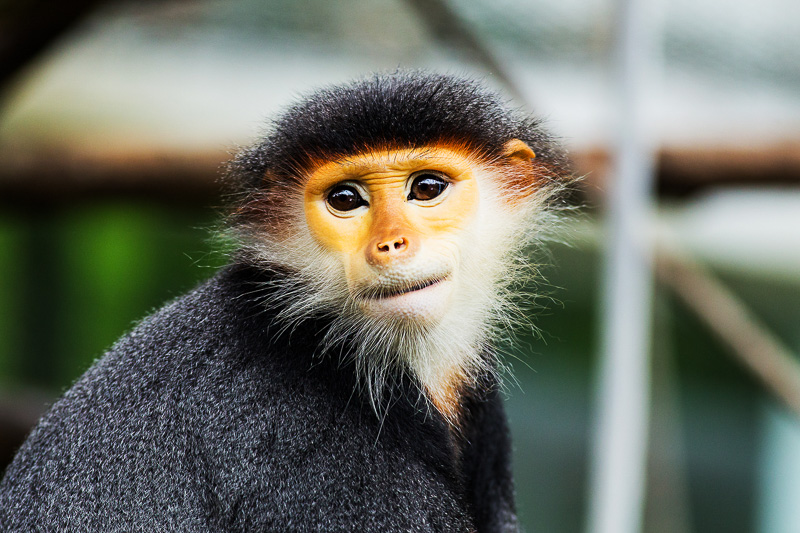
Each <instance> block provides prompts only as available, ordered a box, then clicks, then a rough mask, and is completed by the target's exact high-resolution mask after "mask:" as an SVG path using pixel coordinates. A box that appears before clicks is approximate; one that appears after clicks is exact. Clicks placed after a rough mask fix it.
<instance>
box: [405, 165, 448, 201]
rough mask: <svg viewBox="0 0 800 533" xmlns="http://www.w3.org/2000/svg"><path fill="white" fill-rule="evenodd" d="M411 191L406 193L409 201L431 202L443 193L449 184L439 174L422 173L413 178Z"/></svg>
mask: <svg viewBox="0 0 800 533" xmlns="http://www.w3.org/2000/svg"><path fill="white" fill-rule="evenodd" d="M413 178H414V181H412V182H411V190H410V191H409V193H408V199H409V200H422V201H423V202H424V201H426V200H433V199H434V198H436V197H437V196H439V195H440V194H442V193H443V192H444V190H445V189H446V188H447V186H448V185H449V184H450V183H449V182H448V181H447V180H446V179H444V178H443V177H442V176H440V175H439V174H434V173H433V172H430V171H423V172H420V173H419V174H415V175H414V176H413Z"/></svg>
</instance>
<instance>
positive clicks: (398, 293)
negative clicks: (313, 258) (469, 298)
mask: <svg viewBox="0 0 800 533" xmlns="http://www.w3.org/2000/svg"><path fill="white" fill-rule="evenodd" d="M480 168H482V165H481V164H480V162H479V161H477V160H476V159H474V158H473V157H472V156H471V155H470V154H469V153H466V152H462V151H459V150H457V149H453V148H447V147H431V148H425V149H420V150H412V149H402V150H387V151H385V152H377V151H376V152H370V153H366V154H361V155H357V156H355V157H350V158H346V159H342V160H338V161H332V162H328V163H325V164H323V165H322V166H320V167H318V168H316V169H315V170H314V171H312V172H311V174H310V176H309V179H308V181H307V183H306V186H305V192H304V204H305V215H306V221H307V223H308V227H309V229H310V231H311V234H312V235H313V236H314V238H316V240H317V241H318V242H319V243H320V244H321V245H322V246H323V247H324V248H325V249H326V250H327V251H329V252H331V253H333V254H336V255H338V256H339V258H340V260H341V261H342V264H343V266H344V270H345V273H346V276H347V282H348V288H349V290H350V293H351V296H352V297H353V298H354V299H355V300H356V301H357V302H358V303H359V305H360V307H361V308H362V310H363V311H365V312H366V313H367V314H369V315H372V316H379V317H387V318H391V317H393V318H401V319H402V318H408V319H414V320H420V319H422V320H426V319H427V320H435V319H436V318H437V317H438V316H439V315H440V314H441V313H442V312H443V310H444V309H445V308H446V306H447V303H448V301H449V297H450V294H451V292H452V289H453V286H454V284H455V283H456V282H457V279H458V265H459V261H460V254H461V250H462V248H463V246H464V244H465V241H468V240H469V228H470V225H471V224H473V223H474V222H475V218H476V213H477V212H478V209H479V183H478V178H477V176H476V174H477V173H478V172H479V169H480Z"/></svg>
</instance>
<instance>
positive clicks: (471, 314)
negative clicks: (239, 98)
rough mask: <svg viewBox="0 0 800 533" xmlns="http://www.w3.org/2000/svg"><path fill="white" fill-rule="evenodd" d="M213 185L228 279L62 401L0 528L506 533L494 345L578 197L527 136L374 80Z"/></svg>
mask: <svg viewBox="0 0 800 533" xmlns="http://www.w3.org/2000/svg"><path fill="white" fill-rule="evenodd" d="M224 174H225V178H224V179H225V180H227V181H226V183H228V184H230V186H231V187H232V191H231V193H230V198H231V202H230V203H231V207H230V209H229V210H228V214H227V222H226V229H225V230H224V231H225V232H226V233H227V234H228V235H229V236H230V237H231V238H232V240H233V241H234V242H235V243H236V244H235V247H234V250H233V251H232V252H231V253H230V262H229V264H228V265H227V266H225V267H223V268H222V269H220V270H219V271H218V272H217V273H216V274H214V275H213V276H212V277H211V278H210V279H209V280H207V281H206V282H204V283H202V284H200V285H199V286H198V287H196V288H195V289H194V290H192V291H191V292H189V293H188V294H186V295H184V296H182V297H179V298H177V299H176V300H174V301H172V302H170V303H168V304H166V305H165V306H164V307H163V308H161V309H160V310H157V311H155V312H154V313H153V314H151V315H150V316H148V317H146V318H145V319H143V320H142V321H141V322H140V323H139V324H138V325H136V326H135V327H134V328H133V329H132V331H130V332H129V333H128V334H126V335H125V336H123V337H122V338H121V339H120V340H119V341H118V342H117V343H116V344H114V345H113V347H112V348H110V350H109V351H108V352H107V353H106V354H105V355H104V356H102V357H101V358H100V359H98V361H96V362H95V363H94V365H93V366H92V367H91V368H90V369H89V370H88V371H87V372H86V373H85V374H84V375H83V376H82V377H81V378H79V379H78V380H77V382H76V383H75V384H74V385H73V386H72V387H71V388H70V389H69V390H68V391H67V392H66V393H65V394H64V395H63V396H62V397H61V398H60V399H59V400H58V401H56V402H55V403H54V405H53V406H52V407H51V409H50V411H49V412H48V413H47V414H46V415H44V417H43V418H42V420H41V421H40V422H39V424H38V425H37V426H36V427H35V428H34V429H33V431H32V432H31V434H30V435H29V437H28V439H27V441H26V442H25V443H24V444H23V445H22V447H21V449H20V450H19V452H18V454H17V456H16V458H15V459H14V461H13V462H12V464H11V465H10V466H9V467H8V469H7V471H6V473H5V476H4V478H3V480H2V482H0V529H2V530H3V531H103V532H107V531H126V532H129V531H185V532H196V531H197V532H199V531H231V532H232V531H413V532H418V531H419V532H422V531H447V532H449V531H458V532H474V531H477V532H481V533H483V532H512V531H518V528H519V524H518V520H517V517H516V511H515V505H514V486H513V479H512V472H511V464H510V449H511V448H510V436H509V431H508V424H507V421H506V416H505V412H504V410H503V404H502V389H501V388H500V386H501V376H500V373H501V371H502V366H503V363H502V362H501V360H500V358H499V357H498V355H497V350H496V348H495V347H494V343H495V339H496V338H497V336H498V335H500V334H503V332H505V331H507V330H508V328H509V327H512V325H513V323H515V321H516V320H517V318H518V317H516V316H515V314H517V313H516V311H515V304H514V301H513V298H514V296H515V293H516V292H517V290H518V287H519V284H520V278H521V277H524V276H525V275H526V274H525V273H527V272H529V271H530V270H529V269H530V266H531V265H530V260H529V259H528V257H527V254H526V250H527V247H528V246H529V245H530V244H531V243H535V242H536V239H537V235H539V234H540V230H541V228H543V227H545V226H546V225H547V224H548V219H549V218H550V217H552V216H554V215H553V214H554V213H556V212H557V207H558V198H559V197H560V195H559V192H560V191H562V190H563V189H564V185H565V184H566V183H568V181H569V179H570V170H569V164H568V162H567V159H566V155H565V153H564V151H563V150H562V149H561V148H560V147H559V144H558V143H557V142H556V141H555V140H554V138H553V137H552V136H550V135H549V134H548V133H547V132H546V131H545V130H544V128H543V127H542V125H541V122H540V121H539V120H538V119H535V118H532V117H529V116H528V115H527V114H525V113H523V112H521V111H519V110H517V109H515V108H513V107H511V106H509V105H508V104H507V103H506V102H505V101H504V100H503V99H502V97H501V96H500V95H499V94H498V93H496V92H494V91H492V90H490V89H487V88H486V87H485V86H484V84H483V83H482V82H479V81H475V80H473V79H469V78H465V77H460V76H455V75H449V74H437V73H431V72H426V71H405V70H398V71H395V72H390V73H378V74H373V75H369V76H366V77H364V78H360V79H357V80H355V81H352V82H349V83H344V84H341V85H333V86H328V87H324V88H322V89H318V90H317V91H315V92H312V93H310V94H309V95H308V96H307V97H306V98H304V99H301V100H299V101H297V102H295V103H294V104H293V105H291V106H289V107H288V108H287V109H286V110H285V111H284V112H283V114H282V115H280V116H279V117H278V118H276V119H275V120H274V121H273V122H272V123H271V125H270V127H269V128H268V130H267V133H266V134H265V136H264V137H263V138H262V139H261V140H260V141H257V142H256V143H255V144H253V145H252V146H249V147H246V148H244V149H241V150H240V151H239V153H238V154H236V155H235V156H234V157H233V159H232V161H231V162H230V163H229V164H228V165H227V167H226V169H225V171H224Z"/></svg>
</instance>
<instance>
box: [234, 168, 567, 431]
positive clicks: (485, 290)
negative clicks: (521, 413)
mask: <svg viewBox="0 0 800 533" xmlns="http://www.w3.org/2000/svg"><path fill="white" fill-rule="evenodd" d="M476 179H478V184H479V190H480V195H481V197H480V205H479V209H478V212H477V214H476V216H475V218H474V220H473V221H472V223H471V224H470V225H469V226H468V227H467V228H465V230H464V231H463V232H462V234H461V235H459V236H457V237H455V238H454V240H453V241H451V242H449V243H448V245H447V246H441V247H439V248H438V249H436V250H433V251H431V252H430V259H429V260H428V261H427V262H426V261H416V262H414V263H412V265H411V266H409V267H408V268H407V269H406V271H403V270H402V269H397V270H396V271H395V272H394V273H391V272H390V273H388V274H387V273H384V279H378V282H379V283H384V284H388V285H391V284H392V283H396V282H397V280H395V279H392V276H393V275H396V276H399V277H400V278H403V277H405V278H407V279H415V278H417V279H418V278H424V277H425V276H426V275H437V274H438V273H442V272H447V274H448V279H447V280H446V281H443V282H440V283H438V284H437V285H435V286H431V287H427V288H426V289H424V290H420V291H415V292H412V293H407V294H403V295H400V296H394V297H390V298H384V299H379V300H374V301H367V302H364V301H362V300H361V299H358V298H354V297H353V294H354V290H353V286H352V283H348V281H347V278H348V276H347V274H346V272H347V270H348V269H349V267H348V265H347V264H346V258H343V257H342V256H340V255H339V254H338V253H334V252H331V251H329V250H326V249H324V248H323V247H322V246H321V245H320V244H319V243H318V242H317V241H316V239H314V237H313V236H312V235H311V233H310V231H309V229H308V227H307V224H306V222H305V217H304V215H302V213H303V207H302V198H301V197H299V195H298V198H296V199H295V200H294V203H296V204H297V205H296V206H295V210H294V212H295V213H298V214H299V215H298V216H297V217H296V218H295V219H294V220H293V221H292V222H291V223H290V224H289V231H283V232H282V233H283V235H284V236H283V237H276V236H275V235H272V234H271V233H269V232H260V233H259V232H250V233H249V234H248V235H249V236H248V237H247V238H244V239H242V243H243V245H244V246H245V248H247V249H249V250H250V251H251V255H252V256H254V257H256V258H257V262H258V263H259V264H261V265H263V267H264V268H272V267H275V266H277V267H280V270H282V271H287V270H288V272H289V274H288V275H287V276H286V277H285V278H283V277H282V278H280V279H279V280H278V281H276V282H274V283H273V284H272V285H271V286H270V287H269V289H270V291H269V294H270V296H269V298H268V301H267V305H276V306H279V307H280V308H281V312H280V315H279V318H280V319H281V320H282V322H283V324H284V328H287V329H293V328H298V329H302V322H303V320H304V319H305V318H306V317H308V316H311V315H318V314H325V315H327V316H330V317H332V321H331V325H330V328H329V329H328V331H327V332H326V334H325V338H324V341H323V351H324V352H329V353H330V354H331V355H332V354H333V353H336V354H337V356H338V354H339V353H347V357H349V358H351V359H352V361H353V362H354V363H355V365H356V368H357V370H358V373H359V376H360V378H361V386H362V389H363V390H364V392H365V393H366V394H367V396H368V397H369V399H370V400H371V402H372V404H373V407H374V409H375V410H376V412H378V413H379V412H380V411H381V410H382V408H383V407H382V405H383V403H382V398H383V392H384V390H385V387H386V384H387V383H388V382H390V381H391V380H393V379H396V374H397V372H398V371H402V372H408V373H410V374H411V375H412V376H413V377H414V378H415V379H416V380H417V381H418V383H419V384H420V386H421V387H423V388H424V389H425V390H426V391H428V393H429V394H430V395H432V396H434V397H435V396H436V395H437V394H438V393H439V392H440V391H442V390H443V389H444V388H445V386H446V383H445V380H446V376H452V375H453V374H454V373H456V374H457V375H459V376H461V377H462V379H463V380H464V381H466V382H470V381H472V380H474V379H477V377H478V376H479V375H480V374H481V373H483V372H493V371H496V370H495V366H493V365H491V364H490V363H489V361H488V360H487V358H486V357H485V356H486V353H485V352H486V350H487V349H489V348H488V347H489V342H490V340H491V339H492V338H493V337H495V336H498V335H503V334H507V333H509V329H510V327H511V326H513V325H514V324H515V323H518V322H520V321H526V320H527V319H526V318H525V317H524V315H523V314H522V313H521V312H520V311H519V309H517V307H516V306H515V305H514V304H513V303H512V297H513V296H514V295H515V293H516V291H517V290H518V287H519V285H520V284H521V283H523V282H524V281H526V279H527V278H528V277H529V276H530V275H531V271H532V267H531V266H530V265H529V262H528V258H526V257H522V255H521V254H522V252H523V250H524V249H525V248H526V247H527V246H528V245H529V244H530V243H531V242H533V241H534V240H535V239H536V236H537V230H538V228H539V227H540V225H541V224H540V222H541V221H540V220H538V219H539V215H542V214H544V213H545V212H546V211H545V210H544V209H543V207H544V204H545V203H546V201H547V199H548V197H549V195H550V193H552V191H546V190H545V191H542V194H541V195H539V196H537V197H534V198H531V199H530V200H529V201H528V202H526V203H525V204H524V205H519V202H518V201H517V202H515V203H514V204H513V205H516V207H514V208H510V207H509V204H510V202H509V201H508V199H507V198H504V195H503V194H502V192H501V190H500V189H499V188H498V187H496V186H495V185H494V183H495V181H494V178H493V176H492V175H491V173H490V172H489V171H488V170H487V171H483V172H478V173H476ZM428 247H429V248H430V246H428ZM443 248H447V249H446V250H445V249H443ZM450 248H453V249H450ZM423 258H424V255H423ZM443 265H444V266H443ZM378 278H379V276H378ZM373 281H374V280H373ZM342 341H347V342H348V348H349V351H347V352H341V350H340V349H338V348H337V347H338V346H339V343H340V342H342ZM393 376H394V377H393ZM442 394H444V393H443V392H442ZM443 414H444V415H445V416H446V417H447V416H448V413H443Z"/></svg>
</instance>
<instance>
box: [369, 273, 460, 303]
mask: <svg viewBox="0 0 800 533" xmlns="http://www.w3.org/2000/svg"><path fill="white" fill-rule="evenodd" d="M448 277H449V276H437V277H433V278H430V279H426V280H424V281H416V282H413V283H406V284H402V285H395V286H387V287H369V288H366V289H363V290H362V291H359V292H360V294H359V296H360V297H361V298H363V299H365V300H385V299H387V298H394V297H396V296H402V295H404V294H409V293H412V292H417V291H421V290H424V289H427V288H428V287H432V286H434V285H437V284H439V283H441V282H443V281H446V280H447V279H448Z"/></svg>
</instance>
